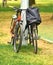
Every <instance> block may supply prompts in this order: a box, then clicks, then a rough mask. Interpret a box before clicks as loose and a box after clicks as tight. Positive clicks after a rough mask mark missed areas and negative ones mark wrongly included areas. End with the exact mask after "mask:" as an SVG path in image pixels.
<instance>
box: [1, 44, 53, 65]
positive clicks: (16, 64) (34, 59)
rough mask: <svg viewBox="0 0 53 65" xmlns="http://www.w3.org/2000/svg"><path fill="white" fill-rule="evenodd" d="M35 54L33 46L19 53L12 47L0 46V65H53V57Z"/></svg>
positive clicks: (24, 48) (26, 47) (24, 47)
mask: <svg viewBox="0 0 53 65" xmlns="http://www.w3.org/2000/svg"><path fill="white" fill-rule="evenodd" d="M38 50H39V53H38V54H37V55H36V54H34V53H33V47H32V46H30V45H29V46H23V47H22V48H21V50H20V52H19V53H15V52H14V51H13V47H12V46H11V45H5V44H3V45H2V44H0V65H53V55H51V54H40V51H41V49H40V48H39V49H38Z"/></svg>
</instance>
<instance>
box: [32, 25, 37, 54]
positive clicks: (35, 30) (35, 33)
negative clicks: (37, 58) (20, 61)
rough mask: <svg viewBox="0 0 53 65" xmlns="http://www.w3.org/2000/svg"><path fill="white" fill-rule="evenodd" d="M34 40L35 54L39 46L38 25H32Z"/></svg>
mask: <svg viewBox="0 0 53 65" xmlns="http://www.w3.org/2000/svg"><path fill="white" fill-rule="evenodd" d="M32 31H33V32H32V41H33V45H34V52H35V54H37V48H38V45H37V38H38V32H37V31H38V29H37V26H36V25H35V26H33V27H32Z"/></svg>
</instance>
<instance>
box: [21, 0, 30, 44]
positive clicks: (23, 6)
mask: <svg viewBox="0 0 53 65" xmlns="http://www.w3.org/2000/svg"><path fill="white" fill-rule="evenodd" d="M28 7H29V0H21V9H22V12H21V20H22V21H23V27H22V29H23V31H24V30H25V26H26V9H27V8H28ZM27 33H28V30H26V31H25V33H23V40H22V45H27V41H26V40H25V37H26V36H27Z"/></svg>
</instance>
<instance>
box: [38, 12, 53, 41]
mask: <svg viewBox="0 0 53 65" xmlns="http://www.w3.org/2000/svg"><path fill="white" fill-rule="evenodd" d="M51 17H52V13H44V14H42V16H41V19H42V23H41V25H40V26H39V35H40V36H41V37H43V38H44V39H47V40H50V41H53V34H52V33H53V30H52V29H53V20H52V19H51Z"/></svg>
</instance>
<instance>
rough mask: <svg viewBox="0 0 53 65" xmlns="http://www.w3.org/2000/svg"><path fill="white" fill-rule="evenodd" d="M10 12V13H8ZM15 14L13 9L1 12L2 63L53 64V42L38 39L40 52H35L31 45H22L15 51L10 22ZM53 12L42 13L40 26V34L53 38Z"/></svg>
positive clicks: (2, 64)
mask: <svg viewBox="0 0 53 65" xmlns="http://www.w3.org/2000/svg"><path fill="white" fill-rule="evenodd" d="M7 14H8V15H7ZM13 14H14V12H13V11H12V12H11V11H7V12H0V65H53V44H49V43H48V42H45V41H42V40H41V41H40V42H39V41H38V42H39V43H38V54H34V48H33V46H31V45H28V46H22V47H21V50H20V52H19V53H15V52H14V51H13V46H11V45H9V44H8V43H7V42H8V41H10V38H11V35H10V22H11V17H12V15H13ZM51 16H52V13H41V19H42V23H41V24H40V26H39V35H40V36H43V37H45V38H48V39H50V40H51V39H53V20H51Z"/></svg>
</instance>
